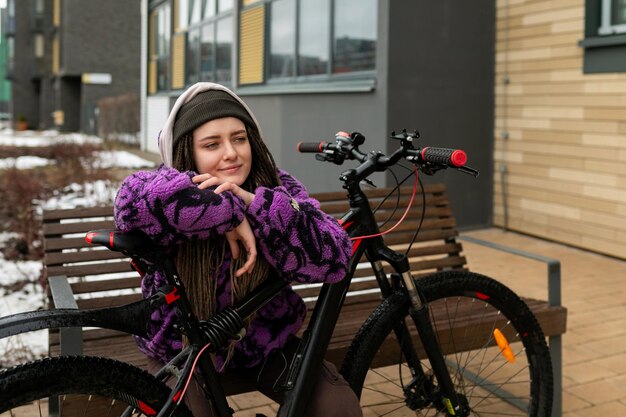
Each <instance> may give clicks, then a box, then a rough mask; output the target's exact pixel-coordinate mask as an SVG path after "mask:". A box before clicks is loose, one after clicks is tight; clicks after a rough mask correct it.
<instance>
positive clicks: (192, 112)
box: [173, 90, 256, 147]
mask: <svg viewBox="0 0 626 417" xmlns="http://www.w3.org/2000/svg"><path fill="white" fill-rule="evenodd" d="M222 117H236V118H238V119H239V120H241V121H242V122H243V123H244V124H246V125H247V126H255V125H256V124H255V123H254V122H253V121H252V118H251V117H250V114H248V111H247V110H246V109H244V108H243V106H242V105H241V103H239V101H237V100H235V98H234V97H233V96H231V95H230V94H228V93H227V92H226V91H220V90H208V91H203V92H201V93H199V94H197V95H196V96H194V97H193V98H192V99H191V100H189V101H188V102H186V103H185V104H183V105H182V107H181V108H180V110H179V111H178V114H177V115H176V120H175V121H174V129H173V130H174V132H173V138H174V147H176V142H178V139H180V138H181V137H182V136H183V135H185V134H187V133H190V132H193V131H194V130H195V129H196V128H197V127H199V126H202V125H203V124H204V123H206V122H209V121H211V120H214V119H219V118H222Z"/></svg>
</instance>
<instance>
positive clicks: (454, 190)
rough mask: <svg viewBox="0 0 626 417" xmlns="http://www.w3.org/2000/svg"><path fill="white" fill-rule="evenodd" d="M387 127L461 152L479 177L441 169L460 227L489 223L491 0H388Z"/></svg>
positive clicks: (493, 10)
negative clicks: (412, 131) (413, 131)
mask: <svg viewBox="0 0 626 417" xmlns="http://www.w3.org/2000/svg"><path fill="white" fill-rule="evenodd" d="M389 7H390V25H389V26H390V35H389V45H390V47H389V68H390V72H389V81H388V84H389V88H388V107H387V112H388V123H389V130H391V129H396V130H399V129H401V128H403V127H404V128H408V129H414V128H417V129H419V131H420V133H421V136H422V139H421V140H420V143H422V144H423V145H431V146H441V147H456V148H462V149H465V150H466V151H467V153H468V155H469V164H471V165H472V166H474V167H476V168H477V169H479V170H480V171H481V176H480V177H479V178H478V179H473V178H471V177H469V176H465V175H463V174H460V173H457V172H456V171H448V172H446V173H445V174H444V175H437V176H436V177H435V178H434V181H440V180H442V179H443V180H444V181H445V182H446V183H447V184H448V186H449V190H450V198H451V200H452V207H453V209H454V211H455V215H456V217H457V219H458V220H459V223H460V225H461V226H464V227H471V226H480V225H487V224H490V222H491V211H492V199H493V190H492V188H493V186H492V181H493V178H492V177H493V126H494V65H495V62H494V53H495V51H494V44H495V2H494V1H493V0H477V1H472V2H457V1H450V0H442V1H436V2H433V1H427V0H420V1H407V2H404V1H391V2H389Z"/></svg>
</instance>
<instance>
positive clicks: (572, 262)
mask: <svg viewBox="0 0 626 417" xmlns="http://www.w3.org/2000/svg"><path fill="white" fill-rule="evenodd" d="M465 234H466V235H469V236H474V237H477V238H480V239H484V240H488V241H492V242H497V243H501V244H504V245H507V246H509V247H513V248H517V249H522V250H526V251H530V252H534V253H537V254H541V255H544V256H547V257H550V258H556V259H559V260H560V261H561V268H562V300H563V305H564V306H566V307H567V308H568V324H567V327H568V330H567V333H566V334H565V335H564V336H563V355H564V358H563V375H564V376H563V387H564V388H563V417H583V416H584V417H596V416H598V417H599V416H607V415H622V414H625V413H626V261H623V260H616V259H613V258H609V257H606V256H602V255H597V254H593V253H589V252H586V251H582V250H578V249H575V248H571V247H568V246H564V245H560V244H557V243H551V242H547V241H545V240H541V239H535V238H532V237H528V236H524V235H520V234H517V233H512V232H505V231H503V230H501V229H495V228H492V229H487V230H480V231H473V232H467V233H465ZM463 245H464V249H465V250H464V253H465V255H466V257H467V260H468V264H469V268H470V270H473V271H475V272H480V273H483V274H486V275H489V276H492V277H494V278H497V279H499V280H500V281H502V282H504V283H505V284H506V285H508V286H509V287H511V288H512V289H513V290H514V291H516V292H517V293H519V294H520V295H523V296H527V297H534V298H541V299H546V297H547V287H546V283H547V279H546V266H545V264H543V263H540V262H537V261H533V260H529V259H525V258H521V257H518V256H515V255H511V254H506V253H502V252H499V251H496V250H493V249H489V248H485V247H483V246H479V245H476V244H472V243H469V242H464V243H463ZM232 403H233V406H234V407H235V408H236V409H237V410H239V412H237V414H236V416H237V417H254V416H255V414H256V413H264V414H266V415H268V416H270V415H275V412H276V409H277V407H276V405H275V404H274V403H272V402H271V401H269V400H268V399H267V398H266V397H264V396H263V395H261V394H257V393H253V394H244V395H240V396H236V397H232Z"/></svg>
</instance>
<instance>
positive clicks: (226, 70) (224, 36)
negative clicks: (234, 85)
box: [215, 16, 233, 83]
mask: <svg viewBox="0 0 626 417" xmlns="http://www.w3.org/2000/svg"><path fill="white" fill-rule="evenodd" d="M216 27H217V30H216V32H217V39H216V44H215V52H216V53H215V62H216V68H215V76H216V79H217V82H218V83H230V82H231V80H232V75H231V67H232V65H231V60H232V45H233V19H232V16H228V17H227V18H225V19H221V20H218V21H217V26H216Z"/></svg>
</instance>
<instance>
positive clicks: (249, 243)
mask: <svg viewBox="0 0 626 417" xmlns="http://www.w3.org/2000/svg"><path fill="white" fill-rule="evenodd" d="M226 240H227V241H228V245H229V246H230V251H231V252H232V254H233V259H237V258H239V245H238V244H237V241H241V243H242V244H243V246H244V248H245V249H246V252H247V253H248V259H247V260H246V263H245V264H244V265H243V266H242V267H241V268H239V269H238V270H237V272H235V276H236V277H240V276H242V275H243V274H245V273H246V272H248V273H249V272H251V271H252V268H253V267H254V262H255V261H256V255H257V253H256V239H255V238H254V233H252V228H251V227H250V223H248V219H247V218H245V217H244V218H243V221H242V222H241V223H240V224H239V226H237V227H235V228H234V229H233V230H230V231H228V232H226Z"/></svg>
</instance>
